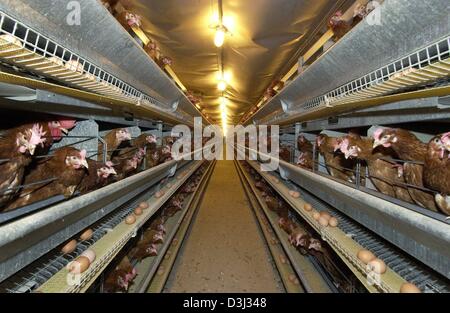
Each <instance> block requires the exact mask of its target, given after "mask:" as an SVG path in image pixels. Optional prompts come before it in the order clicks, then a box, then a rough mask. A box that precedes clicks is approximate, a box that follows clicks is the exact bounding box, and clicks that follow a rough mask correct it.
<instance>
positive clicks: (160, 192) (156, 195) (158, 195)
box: [155, 190, 164, 198]
mask: <svg viewBox="0 0 450 313" xmlns="http://www.w3.org/2000/svg"><path fill="white" fill-rule="evenodd" d="M162 196H164V191H162V190H158V191H157V192H155V198H161V197H162Z"/></svg>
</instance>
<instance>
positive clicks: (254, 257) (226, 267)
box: [164, 161, 283, 292]
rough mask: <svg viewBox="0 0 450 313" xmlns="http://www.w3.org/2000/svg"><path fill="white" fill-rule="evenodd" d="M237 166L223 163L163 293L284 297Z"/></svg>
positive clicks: (206, 195)
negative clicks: (235, 293) (242, 294)
mask: <svg viewBox="0 0 450 313" xmlns="http://www.w3.org/2000/svg"><path fill="white" fill-rule="evenodd" d="M280 286H281V284H280V282H279V277H278V274H277V272H276V270H275V269H274V268H273V265H272V260H271V257H270V253H269V251H268V248H267V247H266V246H265V243H264V239H263V237H262V235H261V234H260V230H259V229H258V225H257V224H256V219H255V217H254V215H253V212H252V209H251V208H250V207H249V204H248V202H247V198H246V196H245V193H244V190H243V188H242V185H241V181H240V180H239V176H238V174H237V172H236V168H235V166H234V164H233V161H218V162H217V163H216V167H215V169H214V172H213V174H212V177H211V179H210V182H209V185H208V187H207V189H206V193H205V195H204V198H203V201H202V202H201V204H200V208H199V211H198V215H197V216H196V218H195V219H194V221H193V225H192V228H191V232H190V233H188V234H187V238H186V240H185V242H184V245H183V248H182V250H181V252H180V254H179V256H178V257H177V261H176V262H175V265H174V268H173V270H172V272H171V274H170V277H169V280H168V282H167V284H166V289H165V290H164V292H281V291H283V289H282V287H280Z"/></svg>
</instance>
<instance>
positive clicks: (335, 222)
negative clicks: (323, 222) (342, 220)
mask: <svg viewBox="0 0 450 313" xmlns="http://www.w3.org/2000/svg"><path fill="white" fill-rule="evenodd" d="M328 224H329V225H330V226H331V227H336V226H338V224H339V221H338V219H337V218H335V217H334V216H333V217H331V218H330V220H329V221H328Z"/></svg>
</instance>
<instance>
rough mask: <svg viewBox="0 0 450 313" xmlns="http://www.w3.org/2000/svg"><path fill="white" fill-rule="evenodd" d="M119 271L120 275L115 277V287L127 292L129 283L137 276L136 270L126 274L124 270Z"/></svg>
mask: <svg viewBox="0 0 450 313" xmlns="http://www.w3.org/2000/svg"><path fill="white" fill-rule="evenodd" d="M119 271H120V273H119V275H117V285H118V286H119V287H121V288H122V289H123V290H125V291H127V290H128V287H129V286H130V282H132V281H133V279H134V277H136V275H137V272H136V269H135V268H133V269H132V271H131V272H128V273H127V272H126V271H124V270H119Z"/></svg>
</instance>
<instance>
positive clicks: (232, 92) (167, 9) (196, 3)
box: [133, 0, 340, 122]
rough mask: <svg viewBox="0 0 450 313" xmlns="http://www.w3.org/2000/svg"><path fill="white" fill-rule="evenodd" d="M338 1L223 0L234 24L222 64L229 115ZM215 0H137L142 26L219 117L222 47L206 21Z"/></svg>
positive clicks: (243, 107) (240, 109) (237, 112)
mask: <svg viewBox="0 0 450 313" xmlns="http://www.w3.org/2000/svg"><path fill="white" fill-rule="evenodd" d="M338 2H340V1H328V0H223V14H224V16H231V17H232V18H233V19H234V22H235V29H234V30H233V33H232V35H231V36H227V37H226V41H225V44H224V46H223V66H224V70H225V71H228V72H231V75H232V79H231V83H230V85H229V87H228V89H227V92H226V93H225V95H226V96H227V97H228V98H229V105H228V109H229V116H230V117H231V118H232V120H233V122H237V121H238V120H239V118H240V116H241V115H242V114H243V113H244V112H246V111H247V110H248V109H249V107H250V106H252V105H255V104H256V102H257V101H258V100H259V99H260V98H261V96H262V95H263V93H264V90H265V89H266V88H267V86H268V85H269V84H270V83H271V82H272V81H273V80H274V79H277V78H279V77H275V75H277V74H278V73H279V72H280V70H281V68H282V67H283V66H284V65H285V64H286V62H287V61H288V60H290V59H292V57H293V55H294V54H295V53H296V52H297V51H298V50H299V49H300V48H301V47H302V45H304V44H305V43H306V42H307V41H308V40H309V39H310V36H311V34H312V33H313V31H314V30H315V29H316V27H318V25H319V24H320V23H321V22H323V20H324V17H326V16H328V15H329V14H330V12H331V11H332V10H333V9H334V8H335V7H336V5H337V3H338ZM216 8H217V0H216V1H211V0H165V1H161V0H136V1H134V8H133V11H134V12H135V13H138V14H140V15H142V17H143V18H144V20H143V29H144V31H145V32H146V33H147V35H148V36H149V37H150V38H153V39H155V40H156V41H157V42H158V43H159V45H160V47H161V51H162V52H163V53H164V54H165V55H168V56H170V57H171V58H172V59H173V61H174V64H173V66H172V68H173V70H174V71H175V73H176V74H177V75H178V77H179V78H180V80H181V81H182V82H183V84H184V85H185V86H186V87H187V88H188V90H191V91H194V92H196V93H201V94H202V95H204V97H203V104H202V105H203V107H205V110H206V112H209V115H210V116H211V117H212V118H215V119H216V120H220V110H219V101H218V97H219V96H220V95H221V93H220V92H219V91H218V90H217V73H218V71H219V67H218V61H219V53H220V49H218V48H216V47H215V46H214V44H213V38H214V30H213V29H211V28H209V27H208V25H209V24H210V21H211V15H212V14H213V10H215V9H216Z"/></svg>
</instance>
